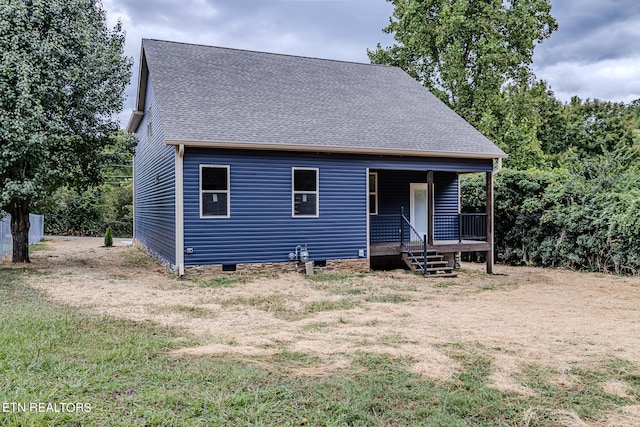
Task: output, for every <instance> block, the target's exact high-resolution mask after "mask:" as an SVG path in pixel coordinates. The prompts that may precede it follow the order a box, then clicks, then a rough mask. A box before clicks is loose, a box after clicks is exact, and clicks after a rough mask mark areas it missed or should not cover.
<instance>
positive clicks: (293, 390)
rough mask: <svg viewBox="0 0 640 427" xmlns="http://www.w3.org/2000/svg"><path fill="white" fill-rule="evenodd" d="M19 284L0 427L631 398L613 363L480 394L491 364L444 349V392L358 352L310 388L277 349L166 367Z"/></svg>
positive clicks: (8, 295) (185, 342)
mask: <svg viewBox="0 0 640 427" xmlns="http://www.w3.org/2000/svg"><path fill="white" fill-rule="evenodd" d="M28 274H36V273H33V272H30V271H27V270H19V269H1V268H0V372H2V376H1V377H0V404H1V405H2V407H0V425H3V426H48V425H76V426H80V425H90V426H93V425H97V426H113V425H124V426H128V425H132V426H141V425H163V426H164V425H187V426H190V425H196V426H197V425H203V426H204V425H214V426H217V425H223V426H226V425H229V426H243V425H244V426H249V425H251V426H255V425H265V426H267V425H274V426H275V425H277V426H281V425H283V426H287V425H290V426H300V425H314V426H315V425H329V426H401V425H407V426H409V425H411V426H413V425H425V426H499V425H511V426H524V425H528V426H550V425H551V426H553V425H566V424H565V423H566V422H567V418H566V417H567V416H569V415H567V414H575V415H577V416H579V417H580V418H581V419H582V420H584V421H587V422H588V421H591V422H597V420H603V419H606V418H607V413H608V411H616V410H618V409H619V408H621V407H623V406H630V405H635V404H637V401H638V399H640V370H638V367H637V366H633V365H630V364H629V363H626V362H622V361H619V360H615V359H612V360H607V361H602V363H601V364H600V365H599V366H598V368H597V369H594V370H585V369H579V368H575V369H573V370H572V371H571V372H568V374H570V375H571V376H572V378H573V379H574V380H573V381H572V382H570V383H568V384H562V383H558V382H557V381H553V380H552V379H553V378H554V377H556V376H557V372H554V371H552V370H549V369H547V368H542V367H537V366H531V367H529V369H527V370H526V371H524V372H522V373H521V374H520V376H519V377H518V378H517V381H519V383H520V384H522V385H523V386H526V387H528V388H529V389H530V390H532V391H533V392H534V393H533V395H530V396H524V395H518V394H515V393H506V392H501V391H498V390H496V389H493V388H491V387H489V386H488V385H487V384H488V377H489V375H490V374H491V370H492V362H491V360H487V359H486V358H485V357H483V356H481V355H479V352H478V351H477V349H475V348H473V347H470V346H469V345H462V344H456V343H452V344H450V345H448V346H446V347H445V351H446V352H447V354H448V355H449V356H450V357H452V358H454V359H455V360H457V361H458V362H460V364H461V366H462V367H463V368H462V371H461V372H459V373H458V374H457V375H456V376H455V377H454V378H452V379H451V380H449V381H443V382H433V381H428V380H425V379H422V378H420V377H419V376H417V375H415V374H412V373H410V372H409V371H408V367H409V366H410V365H411V362H412V361H411V360H407V359H393V358H389V357H383V356H379V355H372V354H368V353H365V352H362V353H357V354H356V355H343V357H345V358H349V359H350V361H351V364H350V367H349V368H348V369H345V370H338V371H334V372H332V373H327V374H324V375H317V376H304V375H301V374H299V372H300V371H301V368H313V367H314V366H318V367H320V366H322V363H324V362H323V361H322V360H320V359H319V358H318V357H316V356H314V355H310V354H304V353H294V352H288V351H287V350H286V349H285V348H283V349H281V351H280V352H279V353H276V354H275V355H273V356H270V357H268V358H265V357H260V358H259V357H248V356H243V357H240V356H233V355H228V356H219V355H216V356H184V355H182V356H172V355H171V354H170V352H171V350H173V349H178V348H182V347H186V346H192V345H195V344H197V343H196V342H195V341H192V340H190V339H188V338H185V337H184V335H183V334H182V333H181V332H180V331H175V330H169V329H165V328H161V327H158V326H155V325H152V324H148V323H136V322H132V321H125V320H119V319H114V318H108V317H91V316H87V315H83V314H80V313H78V312H77V311H75V310H72V309H69V308H67V307H64V306H61V305H58V304H55V303H52V302H50V301H49V300H48V299H47V298H46V297H45V296H44V295H43V294H41V293H39V292H38V291H35V290H33V289H31V288H29V287H26V286H25V285H24V284H23V281H24V277H25V275H28ZM607 381H609V382H611V381H617V382H620V383H624V384H627V385H628V389H627V390H626V392H625V397H620V396H618V395H615V394H609V393H606V392H605V391H603V388H602V387H601V385H602V384H603V383H605V382H607ZM18 403H19V404H21V405H23V406H24V405H27V408H26V409H27V411H26V413H25V412H23V411H22V410H21V409H22V408H21V407H20V406H17V404H18ZM31 403H35V404H37V403H43V404H44V405H45V406H43V408H44V409H45V412H39V411H30V410H29V409H30V408H29V404H31ZM46 404H51V405H57V409H58V410H61V408H62V406H63V405H64V406H65V409H66V410H65V411H63V412H57V413H56V412H50V411H46V409H50V410H51V409H52V410H55V409H56V406H51V407H49V408H47V407H46ZM69 404H73V405H69ZM43 408H41V409H43ZM72 408H73V409H74V410H75V411H76V412H77V413H74V412H71V411H70V410H71V409H72ZM87 409H90V411H87Z"/></svg>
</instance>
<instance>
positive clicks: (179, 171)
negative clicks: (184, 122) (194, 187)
mask: <svg viewBox="0 0 640 427" xmlns="http://www.w3.org/2000/svg"><path fill="white" fill-rule="evenodd" d="M176 270H177V271H176V273H178V276H180V277H182V276H184V144H180V145H179V146H177V147H176Z"/></svg>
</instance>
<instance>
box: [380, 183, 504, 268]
mask: <svg viewBox="0 0 640 427" xmlns="http://www.w3.org/2000/svg"><path fill="white" fill-rule="evenodd" d="M373 173H374V174H375V175H374V176H373V177H372V178H371V177H370V202H369V203H370V206H371V205H373V204H374V203H375V204H376V206H375V210H372V209H370V213H371V215H370V216H369V255H370V256H371V257H391V256H398V257H402V258H403V259H404V260H405V261H407V264H409V262H411V263H413V265H414V266H416V265H417V266H418V267H420V268H423V270H424V274H425V275H427V273H428V272H427V267H428V266H427V256H426V254H427V253H432V252H433V251H437V252H438V253H441V254H456V253H462V252H484V253H485V254H486V263H487V267H486V270H487V273H489V274H491V273H493V263H494V255H493V172H483V173H484V174H485V179H486V195H485V196H486V210H485V212H479V213H461V212H460V190H459V175H460V173H469V171H463V172H449V171H427V172H426V173H425V172H422V173H415V172H410V173H409V172H401V171H375V170H374V171H373ZM421 178H422V179H421ZM372 190H374V191H372Z"/></svg>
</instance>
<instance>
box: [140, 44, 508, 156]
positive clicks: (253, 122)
mask: <svg viewBox="0 0 640 427" xmlns="http://www.w3.org/2000/svg"><path fill="white" fill-rule="evenodd" d="M143 54H144V55H145V58H146V63H147V65H148V70H149V75H150V78H151V83H152V85H153V88H154V92H155V94H156V99H157V103H158V109H159V112H160V116H161V119H162V122H163V125H164V130H165V139H166V140H167V141H185V142H187V141H194V142H195V141H197V142H214V143H229V146H230V147H233V143H245V144H255V145H260V144H264V145H265V146H269V145H270V146H279V145H282V146H283V147H286V146H294V145H295V146H303V147H306V148H310V149H313V148H315V147H317V148H318V149H319V150H322V151H327V150H329V151H330V150H331V149H334V148H335V149H340V150H342V151H349V150H354V151H355V152H366V151H371V152H380V151H389V152H392V151H393V150H398V151H402V152H403V153H406V152H415V155H434V154H437V153H442V154H443V155H444V154H448V155H453V156H457V155H460V156H465V157H467V156H480V157H505V154H504V152H503V151H502V150H500V149H499V148H498V147H497V146H495V145H494V144H493V143H492V142H491V141H489V140H488V139H487V138H485V137H484V136H483V135H482V134H481V133H480V132H478V131H477V130H476V129H474V128H473V127H472V126H471V125H470V124H468V123H467V122H466V121H465V120H463V119H462V118H461V117H460V116H458V115H457V114H456V113H454V112H453V111H452V110H451V109H450V108H448V107H447V106H446V105H445V104H444V103H442V102H441V101H440V100H439V99H437V98H436V97H435V96H434V95H433V94H431V93H430V92H429V91H428V90H427V89H426V88H424V87H423V86H422V85H421V84H420V83H418V82H417V81H415V80H414V79H413V78H411V77H410V76H409V75H408V74H406V73H405V72H404V71H402V70H401V69H399V68H396V67H389V66H382V65H370V64H361V63H353V62H342V61H334V60H326V59H314V58H306V57H298V56H289V55H279V54H271V53H262V52H253V51H245V50H236V49H227V48H220V47H212V46H202V45H192V44H184V43H176V42H167V41H160V40H149V39H145V40H143Z"/></svg>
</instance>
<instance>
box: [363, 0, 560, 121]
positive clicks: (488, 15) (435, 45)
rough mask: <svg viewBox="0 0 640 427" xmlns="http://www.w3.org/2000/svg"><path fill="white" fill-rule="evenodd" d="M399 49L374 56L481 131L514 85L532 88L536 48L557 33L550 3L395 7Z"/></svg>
mask: <svg viewBox="0 0 640 427" xmlns="http://www.w3.org/2000/svg"><path fill="white" fill-rule="evenodd" d="M388 1H390V2H391V3H393V5H394V12H393V16H392V18H391V22H390V24H389V26H387V27H386V28H384V29H383V31H384V32H386V33H389V34H393V36H394V38H395V40H396V42H397V43H396V44H395V45H394V46H391V47H387V48H383V47H381V46H380V45H378V47H377V49H376V50H373V51H369V52H368V53H369V58H370V60H371V61H372V62H373V63H381V64H389V65H396V66H399V67H401V68H403V69H404V70H405V71H407V72H408V73H409V74H410V75H412V76H413V77H415V78H416V79H418V80H419V81H420V82H422V83H423V84H424V85H425V86H426V87H427V88H429V89H430V90H431V91H432V92H433V93H434V94H436V95H437V96H439V97H440V98H441V99H442V100H443V101H444V102H446V103H447V104H448V105H449V106H451V107H452V108H453V109H454V110H455V111H456V112H457V113H458V114H460V115H461V116H463V117H464V118H465V119H467V120H468V121H469V122H471V123H472V124H473V125H476V126H478V124H479V123H480V121H481V120H482V115H483V112H484V111H486V109H487V108H488V107H489V108H490V107H492V106H493V105H494V104H495V102H496V97H499V96H500V93H501V91H502V89H503V88H504V87H505V86H508V85H516V86H526V85H528V84H529V82H530V81H531V69H530V66H531V63H532V60H533V51H534V47H535V45H536V43H538V42H541V41H542V40H544V39H545V38H547V37H549V36H550V35H551V33H552V32H553V31H554V30H555V29H556V28H557V23H556V21H555V19H554V18H553V16H551V4H550V0H388Z"/></svg>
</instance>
